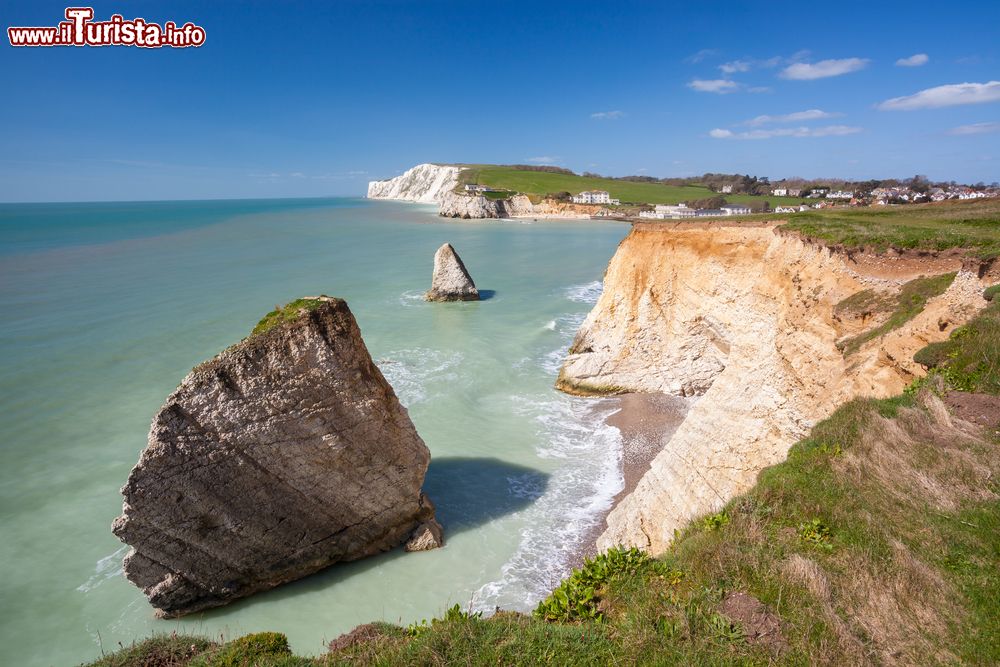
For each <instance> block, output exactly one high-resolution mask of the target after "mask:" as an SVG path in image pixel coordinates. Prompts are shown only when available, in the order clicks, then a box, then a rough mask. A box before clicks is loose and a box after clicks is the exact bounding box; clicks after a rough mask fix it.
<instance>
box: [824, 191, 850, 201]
mask: <svg viewBox="0 0 1000 667" xmlns="http://www.w3.org/2000/svg"><path fill="white" fill-rule="evenodd" d="M826 198H827V199H854V193H853V192H847V191H846V190H837V191H835V192H830V193H827V195H826Z"/></svg>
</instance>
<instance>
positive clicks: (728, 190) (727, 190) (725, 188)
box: [722, 185, 733, 195]
mask: <svg viewBox="0 0 1000 667" xmlns="http://www.w3.org/2000/svg"><path fill="white" fill-rule="evenodd" d="M732 191H733V186H731V185H723V186H722V194H724V195H728V194H731V193H732Z"/></svg>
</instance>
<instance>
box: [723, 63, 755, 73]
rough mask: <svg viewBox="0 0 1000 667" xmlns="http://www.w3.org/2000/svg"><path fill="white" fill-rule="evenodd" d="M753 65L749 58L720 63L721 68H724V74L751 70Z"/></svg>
mask: <svg viewBox="0 0 1000 667" xmlns="http://www.w3.org/2000/svg"><path fill="white" fill-rule="evenodd" d="M752 66H753V65H752V64H751V63H750V61H748V60H734V61H732V62H728V63H722V64H721V65H719V69H721V70H722V72H723V73H724V74H736V73H737V72H749V71H750V68H751V67H752Z"/></svg>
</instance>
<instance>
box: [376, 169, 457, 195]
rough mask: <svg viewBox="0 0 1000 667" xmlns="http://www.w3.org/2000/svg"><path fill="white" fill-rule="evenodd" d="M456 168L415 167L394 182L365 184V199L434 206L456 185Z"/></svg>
mask: <svg viewBox="0 0 1000 667" xmlns="http://www.w3.org/2000/svg"><path fill="white" fill-rule="evenodd" d="M461 171H462V169H461V168H460V167H455V166H452V165H440V164H418V165H417V166H416V167H413V168H412V169H408V170H406V171H405V172H403V173H402V174H400V175H399V176H396V177H395V178H390V179H388V180H385V181H371V182H369V183H368V199H398V200H401V201H412V202H419V203H422V204H436V203H438V202H439V201H441V198H442V197H443V196H444V195H445V194H446V193H449V192H451V191H452V190H453V189H454V188H455V187H456V186H457V185H458V175H459V173H461Z"/></svg>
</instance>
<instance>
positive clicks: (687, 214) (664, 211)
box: [639, 204, 697, 220]
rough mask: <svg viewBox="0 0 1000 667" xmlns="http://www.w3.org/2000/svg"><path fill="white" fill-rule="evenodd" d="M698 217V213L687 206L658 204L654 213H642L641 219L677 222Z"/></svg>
mask: <svg viewBox="0 0 1000 667" xmlns="http://www.w3.org/2000/svg"><path fill="white" fill-rule="evenodd" d="M695 215H697V211H695V210H694V209H693V208H688V206H687V204H678V205H677V206H671V205H668V204H657V205H656V208H655V209H653V210H652V211H640V212H639V217H640V218H651V219H653V220H667V219H670V220H677V219H679V218H693V217H695Z"/></svg>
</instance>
